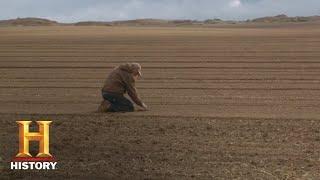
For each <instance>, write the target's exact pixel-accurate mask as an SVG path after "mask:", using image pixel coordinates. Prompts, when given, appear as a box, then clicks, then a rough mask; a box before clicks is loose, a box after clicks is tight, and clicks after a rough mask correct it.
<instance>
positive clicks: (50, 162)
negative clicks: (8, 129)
mask: <svg viewBox="0 0 320 180" xmlns="http://www.w3.org/2000/svg"><path fill="white" fill-rule="evenodd" d="M36 122H37V124H38V127H39V132H30V131H29V127H30V124H31V123H32V121H17V123H18V125H19V153H18V154H17V155H16V156H15V157H14V158H13V161H12V162H11V169H12V170H33V169H35V170H53V169H56V168H57V167H56V165H57V162H55V161H54V158H53V156H52V155H51V154H50V152H49V126H50V123H51V122H52V121H36ZM30 141H38V142H39V153H38V154H37V155H36V156H35V157H33V156H32V155H31V154H30V152H29V142H30Z"/></svg>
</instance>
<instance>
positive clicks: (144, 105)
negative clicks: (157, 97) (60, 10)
mask: <svg viewBox="0 0 320 180" xmlns="http://www.w3.org/2000/svg"><path fill="white" fill-rule="evenodd" d="M141 109H142V111H148V106H147V105H146V104H145V103H142V106H141Z"/></svg>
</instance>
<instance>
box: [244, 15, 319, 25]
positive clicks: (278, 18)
mask: <svg viewBox="0 0 320 180" xmlns="http://www.w3.org/2000/svg"><path fill="white" fill-rule="evenodd" d="M249 21H250V22H259V23H274V22H280V23H283V22H311V21H320V16H309V17H302V16H297V17H289V16H287V15H285V14H281V15H278V16H271V17H262V18H257V19H253V20H249Z"/></svg>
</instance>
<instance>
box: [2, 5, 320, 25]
mask: <svg viewBox="0 0 320 180" xmlns="http://www.w3.org/2000/svg"><path fill="white" fill-rule="evenodd" d="M278 14H287V15H289V16H309V15H320V0H0V19H10V18H17V17H41V18H49V19H52V20H57V21H60V22H75V21H88V20H93V21H110V20H126V19H141V18H158V19H197V20H204V19H210V18H211V19H212V18H221V19H224V20H245V19H249V18H256V17H262V16H273V15H278Z"/></svg>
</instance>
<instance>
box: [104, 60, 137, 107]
mask: <svg viewBox="0 0 320 180" xmlns="http://www.w3.org/2000/svg"><path fill="white" fill-rule="evenodd" d="M132 72H133V69H132V68H131V67H130V64H123V65H120V66H118V67H116V68H115V69H114V70H112V72H111V73H110V74H109V76H108V77H107V79H106V81H105V83H104V86H103V88H102V91H103V92H109V93H114V94H119V95H123V94H125V93H126V92H127V93H128V95H129V96H130V97H131V99H132V100H133V101H134V102H135V103H136V104H137V105H139V106H142V101H141V99H140V98H139V96H138V93H137V89H136V88H135V80H134V78H133V75H132Z"/></svg>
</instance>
